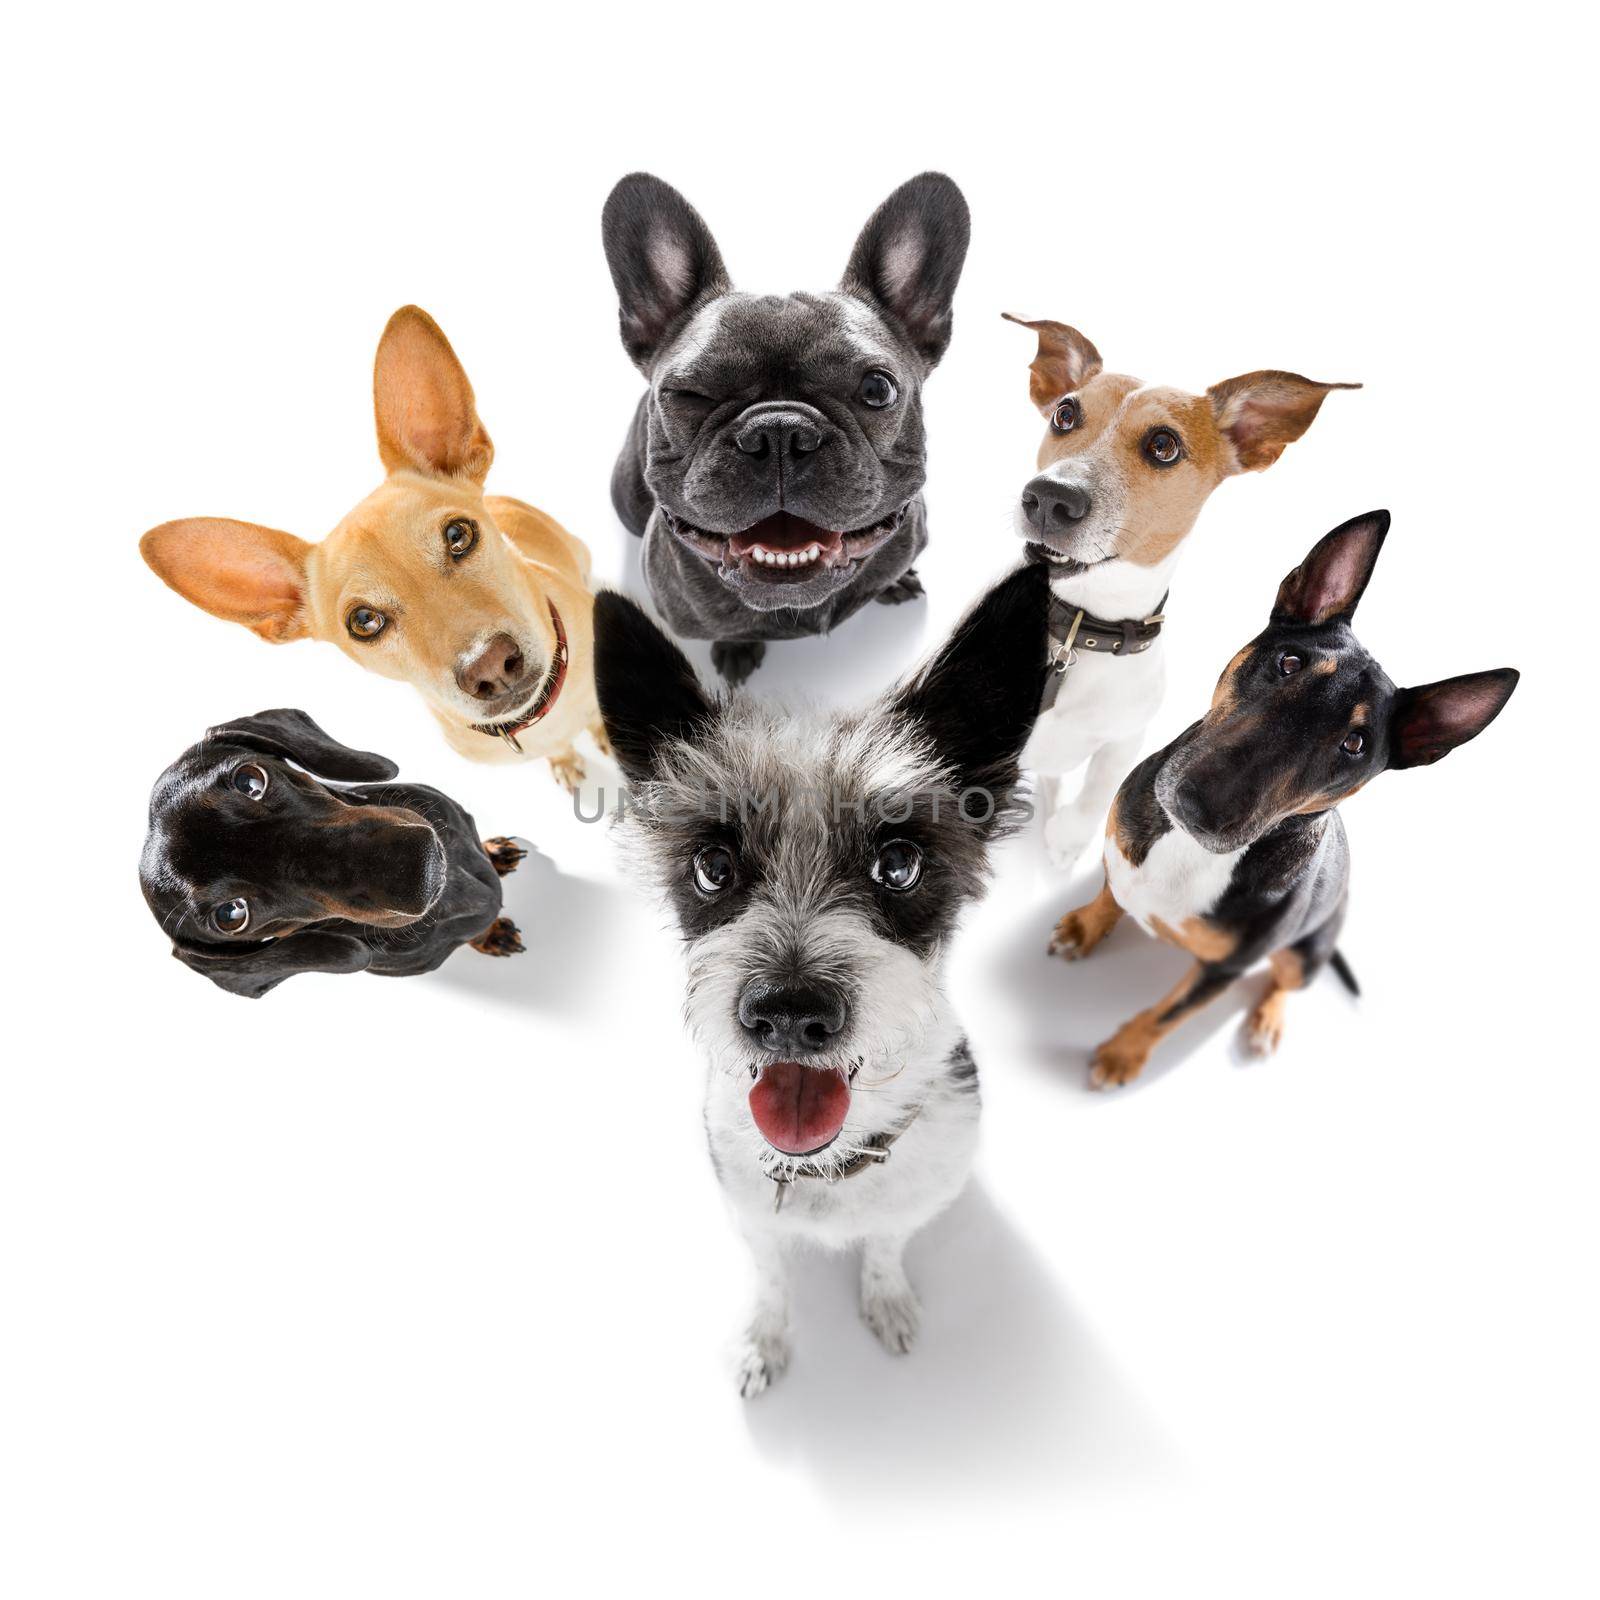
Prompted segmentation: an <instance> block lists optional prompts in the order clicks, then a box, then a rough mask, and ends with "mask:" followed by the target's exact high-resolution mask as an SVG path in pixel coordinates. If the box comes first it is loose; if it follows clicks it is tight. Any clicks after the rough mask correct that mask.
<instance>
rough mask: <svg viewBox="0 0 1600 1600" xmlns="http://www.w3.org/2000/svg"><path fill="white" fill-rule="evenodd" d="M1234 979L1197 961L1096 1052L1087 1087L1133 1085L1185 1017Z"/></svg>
mask: <svg viewBox="0 0 1600 1600" xmlns="http://www.w3.org/2000/svg"><path fill="white" fill-rule="evenodd" d="M1237 976H1238V973H1237V972H1234V971H1232V970H1227V971H1225V970H1224V969H1222V968H1221V967H1213V966H1208V965H1207V964H1206V963H1205V962H1203V961H1200V962H1197V963H1196V964H1195V965H1194V966H1193V967H1191V968H1190V969H1189V971H1188V972H1187V973H1186V974H1185V976H1184V978H1183V981H1182V982H1181V983H1180V984H1179V985H1178V987H1177V988H1176V989H1174V990H1173V991H1172V993H1171V994H1169V995H1168V996H1167V997H1166V998H1165V999H1164V1000H1162V1001H1161V1003H1160V1004H1159V1005H1154V1006H1151V1007H1150V1009H1149V1010H1148V1011H1141V1012H1140V1013H1139V1015H1138V1016H1136V1017H1134V1018H1133V1020H1132V1021H1130V1022H1125V1023H1123V1025H1122V1026H1121V1027H1120V1028H1118V1029H1117V1031H1116V1032H1115V1033H1114V1034H1112V1035H1111V1037H1110V1038H1109V1039H1107V1040H1106V1042H1105V1043H1104V1044H1103V1045H1101V1046H1100V1048H1099V1049H1098V1050H1096V1051H1095V1053H1094V1060H1093V1061H1092V1062H1091V1063H1090V1067H1089V1083H1090V1085H1091V1086H1092V1087H1093V1088H1096V1089H1112V1088H1117V1087H1120V1086H1121V1085H1122V1084H1125V1083H1132V1082H1133V1080H1134V1079H1135V1078H1137V1077H1138V1076H1139V1074H1140V1073H1141V1072H1143V1071H1144V1065H1145V1062H1147V1061H1148V1060H1149V1059H1150V1052H1151V1051H1152V1050H1154V1049H1155V1047H1156V1046H1157V1045H1158V1044H1159V1043H1160V1042H1161V1041H1162V1040H1163V1039H1165V1038H1166V1036H1167V1035H1168V1034H1169V1033H1171V1032H1172V1030H1173V1029H1174V1028H1176V1027H1177V1026H1178V1024H1179V1023H1180V1022H1182V1021H1183V1019H1184V1018H1185V1017H1187V1016H1188V1015H1189V1014H1190V1013H1191V1012H1195V1011H1198V1010H1199V1009H1200V1008H1201V1006H1203V1005H1205V1004H1206V1003H1207V1001H1209V1000H1212V999H1215V997H1216V996H1217V995H1219V994H1221V993H1222V991H1223V990H1224V989H1226V988H1227V987H1228V985H1229V984H1230V983H1232V982H1233V980H1234V979H1235V978H1236V977H1237Z"/></svg>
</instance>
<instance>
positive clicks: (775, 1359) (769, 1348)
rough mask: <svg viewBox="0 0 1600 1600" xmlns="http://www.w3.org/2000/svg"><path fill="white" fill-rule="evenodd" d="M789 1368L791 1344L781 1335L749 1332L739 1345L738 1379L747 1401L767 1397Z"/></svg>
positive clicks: (735, 1373) (736, 1368) (737, 1358)
mask: <svg viewBox="0 0 1600 1600" xmlns="http://www.w3.org/2000/svg"><path fill="white" fill-rule="evenodd" d="M788 1365H789V1341H788V1340H787V1339H785V1338H784V1337H783V1336H782V1335H781V1334H770V1333H769V1334H757V1333H754V1332H751V1333H748V1334H746V1335H745V1337H744V1338H743V1339H742V1340H740V1342H739V1349H738V1352H737V1354H736V1356H735V1358H734V1376H735V1378H736V1379H737V1380H738V1384H739V1393H740V1394H741V1395H743V1396H744V1398H745V1399H746V1400H754V1399H755V1397H756V1396H757V1395H758V1394H765V1393H766V1392H767V1390H768V1389H770V1388H771V1387H772V1385H773V1384H775V1383H776V1382H777V1381H778V1379H779V1378H781V1377H782V1376H783V1374H784V1372H785V1371H786V1370H787V1368H788Z"/></svg>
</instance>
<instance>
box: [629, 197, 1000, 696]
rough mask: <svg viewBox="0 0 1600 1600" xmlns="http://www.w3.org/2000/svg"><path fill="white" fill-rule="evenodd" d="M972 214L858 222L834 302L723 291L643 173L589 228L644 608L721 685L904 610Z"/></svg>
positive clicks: (890, 203) (685, 209) (914, 582)
mask: <svg viewBox="0 0 1600 1600" xmlns="http://www.w3.org/2000/svg"><path fill="white" fill-rule="evenodd" d="M969 230H970V225H969V217H968V212H967V203H966V201H965V200H964V199H963V198H962V195H961V191H960V190H959V189H958V188H957V187H956V185H955V184H954V183H953V182H952V181H951V180H950V179H949V178H947V177H945V176H944V174H943V173H938V172H925V173H923V174H922V175H921V176H920V177H917V178H912V179H911V180H910V182H908V183H904V184H902V185H901V186H900V187H899V188H898V189H896V190H895V191H894V193H893V194H891V195H890V196H889V198H888V199H887V200H885V201H884V203H883V204H882V205H881V206H879V207H878V209H877V210H876V211H875V212H874V213H873V214H872V217H871V218H870V219H869V221H868V222H867V225H866V227H865V228H863V229H862V231H861V236H860V238H858V239H857V240H856V244H855V248H854V249H853V250H852V251H851V253H850V260H849V264H848V265H847V266H846V267H845V271H844V277H843V279H842V281H841V282H840V285H839V287H838V288H837V289H835V290H831V291H824V292H823V293H820V294H801V293H797V294H788V295H756V294H745V293H740V292H738V291H736V290H735V289H734V288H733V286H732V284H731V283H730V282H729V279H728V274H727V270H726V268H725V267H724V266H723V264H722V256H721V253H720V252H719V251H718V249H717V245H716V241H715V240H714V239H713V238H712V237H711V232H710V230H709V229H708V228H707V227H706V225H705V223H704V222H702V221H701V219H700V217H699V215H698V213H697V212H696V211H695V210H694V208H693V207H692V206H691V205H690V204H689V203H688V201H687V200H685V199H684V198H683V196H682V195H681V194H679V193H678V191H677V190H676V189H674V188H672V187H671V186H670V185H669V184H666V183H663V182H662V181H661V180H660V179H659V178H656V177H652V176H651V175H650V174H649V173H647V172H636V173H633V174H631V175H630V176H629V177H626V178H624V179H622V181H621V182H620V183H618V184H617V186H616V188H614V189H613V190H612V191H611V195H610V198H609V199H608V200H607V201H606V207H605V214H604V217H603V219H602V235H603V238H604V241H605V250H606V259H607V261H608V262H609V264H610V267H611V277H612V281H613V282H614V283H615V284H616V288H617V296H618V299H619V300H620V302H621V310H620V317H621V325H622V343H623V346H624V347H625V348H626V350H627V352H628V354H629V355H630V356H631V357H632V358H633V361H634V364H635V365H636V366H637V367H638V368H639V370H640V371H641V372H642V373H643V374H644V375H645V377H646V378H647V379H648V380H649V384H650V387H649V389H648V390H646V392H645V394H644V395H643V396H642V397H641V399H640V401H639V407H638V410H637V411H636V412H635V414H634V419H633V425H632V427H631V428H630V429H629V432H628V437H627V441H626V443H625V444H624V446H623V449H622V454H621V456H620V457H619V458H618V460H617V465H616V469H615V471H614V472H613V473H612V477H611V499H612V503H613V504H614V505H615V506H616V509H617V515H618V516H619V517H620V518H621V519H622V521H623V523H624V524H625V525H626V526H627V527H628V529H629V530H630V531H631V532H633V533H636V534H641V535H643V537H644V572H645V580H646V583H647V584H648V586H649V589H650V595H651V598H652V599H653V600H654V602H655V606H656V609H657V610H658V611H659V612H660V613H661V616H662V617H663V618H664V619H665V621H666V623H667V625H668V626H669V627H671V628H672V629H673V630H674V631H675V632H676V633H677V634H679V635H680V636H681V637H683V638H688V639H710V640H711V641H712V646H711V659H712V662H713V664H714V665H715V666H716V668H717V670H718V672H720V673H721V674H722V676H723V677H724V678H726V679H728V680H729V681H730V682H732V683H740V682H743V680H744V679H746V678H748V677H749V676H750V674H751V673H752V672H753V671H754V670H755V669H756V667H757V666H758V665H759V664H760V662H761V658H762V656H763V655H764V654H765V653H766V644H765V643H764V641H766V640H768V639H798V638H804V637H805V636H806V635H808V634H817V633H827V632H829V631H830V630H831V629H833V628H835V627H837V626H838V624H839V623H841V622H843V621H844V619H845V618H846V617H848V616H851V615H853V614H854V613H855V612H857V611H859V610H860V609H861V607H862V606H864V605H866V604H867V602H868V601H869V600H878V601H880V602H882V603H883V604H886V605H894V604H898V603H899V602H900V601H903V600H912V599H915V598H916V597H917V596H918V595H920V594H921V593H922V584H921V582H920V580H919V579H918V577H917V575H916V572H915V571H914V570H913V566H914V563H915V562H916V559H917V557H918V556H919V555H921V553H922V551H923V549H924V548H925V546H926V545H927V542H928V529H927V512H926V508H925V507H924V505H923V501H922V484H923V480H924V477H925V476H926V468H925V456H926V441H925V439H924V436H923V428H922V385H923V383H924V382H925V381H926V379H927V377H928V374H929V373H930V372H932V370H933V368H934V367H935V366H936V365H937V363H938V361H939V358H940V357H941V356H942V355H943V354H944V352H945V348H946V346H947V345H948V344H949V342H950V323H951V311H950V307H951V301H952V300H953V298H954V296H955V290H956V283H957V281H958V280H959V278H960V276H961V266H962V263H963V261H964V260H965V259H966V254H967V238H968V234H969Z"/></svg>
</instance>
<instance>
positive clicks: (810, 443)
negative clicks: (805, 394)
mask: <svg viewBox="0 0 1600 1600" xmlns="http://www.w3.org/2000/svg"><path fill="white" fill-rule="evenodd" d="M733 442H734V443H735V444H736V445H737V446H738V447H739V449H740V450H741V451H742V452H743V453H744V454H745V455H747V456H757V457H761V456H776V457H778V458H779V459H783V458H785V457H792V456H808V455H810V454H811V453H812V452H813V451H815V450H816V449H817V448H818V447H819V446H820V445H821V443H822V431H821V429H819V428H818V427H817V425H816V423H815V422H814V421H812V419H811V418H810V417H808V416H807V415H806V414H805V412H803V411H799V410H789V409H787V408H783V407H779V408H775V409H771V410H765V411H757V412H754V413H753V414H752V415H750V416H748V417H746V418H745V419H744V420H743V421H742V422H740V424H739V427H738V429H737V430H736V431H735V433H734V436H733Z"/></svg>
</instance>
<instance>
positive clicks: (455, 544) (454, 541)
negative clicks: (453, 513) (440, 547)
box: [444, 517, 478, 561]
mask: <svg viewBox="0 0 1600 1600" xmlns="http://www.w3.org/2000/svg"><path fill="white" fill-rule="evenodd" d="M477 542H478V524H477V523H476V522H474V521H473V520H472V519H471V518H470V517H457V518H455V519H454V520H453V521H451V522H447V523H446V524H445V525H444V547H445V549H446V550H448V551H449V552H450V559H451V560H452V561H459V560H460V559H461V558H462V556H464V555H466V554H467V552H468V551H469V550H471V549H472V547H473V546H474V545H476V544H477Z"/></svg>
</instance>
